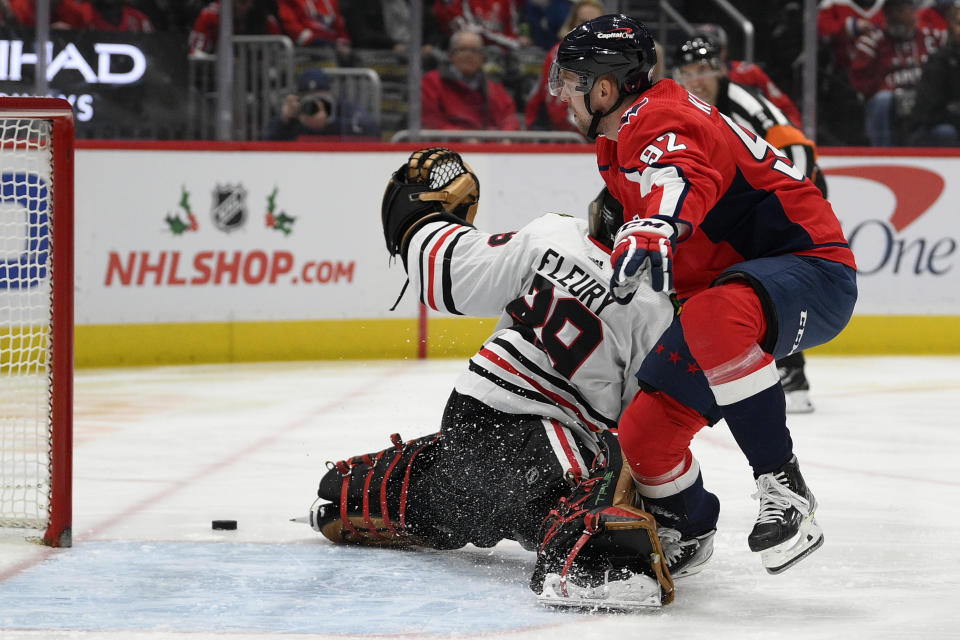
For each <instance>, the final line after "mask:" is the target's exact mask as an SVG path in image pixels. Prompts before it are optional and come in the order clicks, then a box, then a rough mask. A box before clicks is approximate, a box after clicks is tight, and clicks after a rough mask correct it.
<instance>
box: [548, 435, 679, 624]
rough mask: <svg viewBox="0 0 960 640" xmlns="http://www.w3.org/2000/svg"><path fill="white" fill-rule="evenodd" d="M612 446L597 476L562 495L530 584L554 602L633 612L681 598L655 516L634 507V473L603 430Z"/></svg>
mask: <svg viewBox="0 0 960 640" xmlns="http://www.w3.org/2000/svg"><path fill="white" fill-rule="evenodd" d="M601 439H602V441H603V442H604V445H605V447H604V450H603V451H602V452H601V453H600V454H599V455H598V456H597V459H596V460H595V461H594V464H593V469H592V470H591V474H590V477H589V478H588V479H586V480H583V481H581V482H579V483H578V484H577V486H576V487H575V488H574V490H573V493H572V494H571V495H570V496H569V497H567V498H561V499H560V504H559V505H558V506H557V507H556V508H555V509H553V510H552V511H550V513H549V514H548V515H547V517H546V518H545V519H544V521H543V524H542V525H541V527H540V543H539V547H538V550H537V564H536V567H535V568H534V572H533V576H532V577H531V578H530V588H531V589H533V591H534V592H535V593H536V594H537V596H538V597H537V599H538V600H539V601H540V602H542V603H544V604H547V605H551V606H564V607H581V608H587V609H614V610H631V609H641V608H648V607H660V606H662V605H665V604H669V603H670V602H672V601H673V578H671V576H670V571H669V569H668V568H667V565H666V561H665V559H664V554H663V549H662V547H661V545H660V538H659V537H658V535H657V524H656V521H655V520H654V518H653V516H652V515H650V514H649V513H647V512H646V511H643V510H641V509H639V508H637V507H635V506H634V500H635V489H634V483H633V478H632V477H631V476H630V472H629V470H628V469H627V468H626V465H624V463H623V457H622V454H621V452H620V445H619V443H618V442H617V440H616V437H615V436H613V435H612V434H610V433H609V432H604V433H603V434H601Z"/></svg>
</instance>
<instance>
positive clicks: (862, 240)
mask: <svg viewBox="0 0 960 640" xmlns="http://www.w3.org/2000/svg"><path fill="white" fill-rule="evenodd" d="M824 173H825V174H826V175H828V176H843V177H849V178H859V179H861V180H868V181H871V182H875V183H879V184H880V185H883V186H884V187H886V188H887V189H888V190H889V191H890V193H891V194H892V195H893V201H894V203H893V204H894V206H893V212H892V213H891V214H890V216H889V218H887V219H883V218H881V217H880V216H883V215H884V214H885V211H866V212H865V213H866V214H867V219H865V220H861V221H859V222H857V223H856V224H854V225H853V226H852V227H849V228H846V229H845V233H846V236H847V240H848V241H849V242H850V246H851V248H852V249H853V250H854V253H855V255H856V257H857V266H858V268H859V272H860V274H861V275H871V274H874V273H881V272H886V273H892V274H895V275H899V274H909V273H912V274H914V275H920V274H930V275H935V276H938V275H944V274H946V273H947V272H949V271H950V270H951V269H952V268H953V265H954V264H955V263H956V261H957V240H956V239H955V238H952V237H949V236H943V237H939V236H930V235H926V234H914V233H910V231H911V230H910V227H911V225H912V224H913V223H914V222H916V221H917V220H918V219H920V218H921V217H922V216H923V215H924V214H925V213H927V212H928V211H929V210H930V208H931V207H932V206H933V204H934V203H935V202H936V201H937V200H938V199H939V198H940V196H941V195H942V194H943V190H944V187H945V185H946V182H945V181H944V179H943V176H942V175H940V174H939V173H937V172H935V171H931V170H929V169H924V168H921V167H916V166H909V165H856V166H846V167H834V168H829V169H825V170H824ZM834 186H835V185H834ZM831 188H833V187H831ZM834 193H835V191H834V192H831V196H833V195H834ZM860 195H862V194H858V198H857V206H858V207H862V206H868V207H869V206H872V205H870V200H869V198H861V197H859V196H860ZM864 203H866V204H864ZM837 214H838V215H839V216H840V217H841V218H843V217H845V216H844V211H842V210H838V211H837Z"/></svg>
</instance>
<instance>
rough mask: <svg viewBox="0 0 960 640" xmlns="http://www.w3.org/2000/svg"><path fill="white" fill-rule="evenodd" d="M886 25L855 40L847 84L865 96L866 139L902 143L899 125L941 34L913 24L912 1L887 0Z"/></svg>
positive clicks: (881, 144)
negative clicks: (848, 82) (922, 70)
mask: <svg viewBox="0 0 960 640" xmlns="http://www.w3.org/2000/svg"><path fill="white" fill-rule="evenodd" d="M883 14H884V18H885V19H886V26H885V27H884V28H883V30H882V31H873V32H870V33H867V34H865V35H862V36H860V37H859V38H858V39H857V44H856V49H855V51H854V55H853V59H852V60H851V61H850V83H851V84H852V85H853V87H854V89H856V90H857V91H859V92H860V94H861V95H862V96H863V98H864V100H865V101H866V131H867V138H869V140H870V144H872V145H873V146H879V147H887V146H891V145H894V144H900V143H902V142H903V141H902V139H901V138H902V137H903V136H902V134H901V132H900V129H902V128H903V127H904V125H905V122H906V120H907V118H908V116H909V114H910V111H911V110H912V108H913V103H914V100H915V97H916V93H915V89H916V85H917V82H918V81H919V80H920V74H921V69H922V67H923V63H924V62H926V60H927V58H928V57H929V56H930V54H931V53H933V52H934V51H935V50H936V49H937V47H938V46H939V45H941V44H942V43H943V41H944V39H945V38H946V33H944V32H942V31H933V30H931V29H930V28H929V27H923V28H920V27H918V26H917V9H916V7H915V6H914V4H913V0H886V2H885V3H884V5H883Z"/></svg>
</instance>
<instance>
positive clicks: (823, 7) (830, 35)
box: [817, 0, 884, 72]
mask: <svg viewBox="0 0 960 640" xmlns="http://www.w3.org/2000/svg"><path fill="white" fill-rule="evenodd" d="M883 2H884V0H825V1H823V2H821V3H820V7H819V8H818V9H817V32H818V35H819V38H820V45H821V46H825V47H828V48H829V49H830V50H831V52H832V58H833V66H834V67H835V68H836V69H838V70H840V71H844V72H845V71H846V69H848V68H849V67H850V59H851V58H852V57H853V48H854V43H855V42H856V41H857V38H859V37H860V36H862V35H866V34H869V33H872V32H879V31H880V30H881V29H883V25H884V19H883Z"/></svg>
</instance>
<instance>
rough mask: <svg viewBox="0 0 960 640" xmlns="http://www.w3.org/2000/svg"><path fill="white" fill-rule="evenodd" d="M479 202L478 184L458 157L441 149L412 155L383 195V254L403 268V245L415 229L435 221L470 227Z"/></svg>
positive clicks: (426, 150) (422, 150) (424, 150)
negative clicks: (384, 245) (398, 255)
mask: <svg viewBox="0 0 960 640" xmlns="http://www.w3.org/2000/svg"><path fill="white" fill-rule="evenodd" d="M479 201H480V182H479V181H478V180H477V176H476V175H475V174H474V173H473V171H472V170H471V169H470V167H469V166H468V165H467V164H466V163H465V162H464V161H463V158H461V157H460V154H458V153H456V152H455V151H451V150H450V149H446V148H444V147H431V148H429V149H421V150H419V151H415V152H413V153H412V154H411V155H410V158H409V159H408V160H407V162H405V163H404V164H402V165H400V167H399V168H398V169H397V170H396V171H394V173H393V175H392V176H391V178H390V181H389V182H388V183H387V188H386V190H385V191H384V193H383V202H382V204H381V211H380V214H381V220H382V222H383V235H384V239H385V240H386V243H387V251H389V252H390V255H391V256H396V255H397V254H400V256H401V258H402V259H403V260H404V266H406V249H407V242H408V241H409V239H410V238H411V237H412V235H413V232H414V231H415V230H416V229H417V228H418V227H420V226H421V225H422V224H424V223H426V222H429V221H430V220H437V219H445V220H449V221H451V222H456V223H460V224H468V225H471V226H472V225H473V219H474V216H476V212H477V206H478V204H479Z"/></svg>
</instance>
